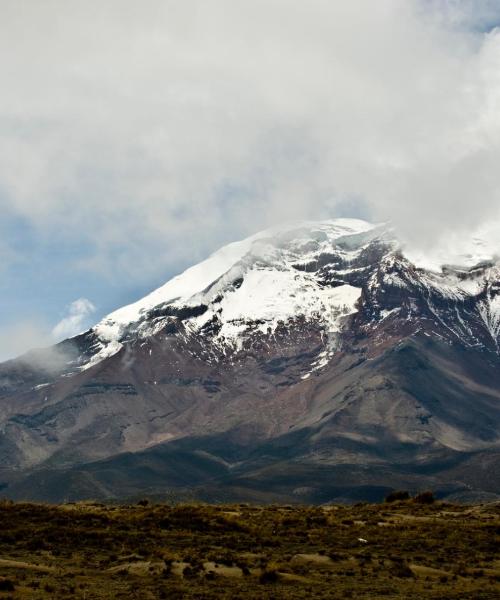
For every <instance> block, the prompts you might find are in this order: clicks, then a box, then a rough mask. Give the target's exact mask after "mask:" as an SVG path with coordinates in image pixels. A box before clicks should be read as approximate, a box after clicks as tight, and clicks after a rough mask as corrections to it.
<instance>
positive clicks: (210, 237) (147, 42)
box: [0, 0, 500, 360]
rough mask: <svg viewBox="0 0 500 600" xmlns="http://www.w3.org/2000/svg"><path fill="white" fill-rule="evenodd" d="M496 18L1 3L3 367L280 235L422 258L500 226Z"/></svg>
mask: <svg viewBox="0 0 500 600" xmlns="http://www.w3.org/2000/svg"><path fill="white" fill-rule="evenodd" d="M497 25H500V0H474V1H472V0H377V1H376V2H374V1H373V0H210V1H207V0H182V1H179V0H176V1H174V0H142V1H141V2H136V1H135V0H102V1H100V2H88V1H84V0H44V2H39V0H1V1H0V86H1V90H2V93H1V94H0V360H3V359H7V358H9V357H12V356H15V355H17V354H19V353H21V352H24V351H26V350H27V349H28V348H31V347H35V346H43V345H47V344H50V343H53V342H54V341H57V340H59V339H62V338H64V337H67V336H70V335H73V334H76V333H78V332H79V331H81V330H83V329H84V328H86V327H88V326H89V325H91V324H93V323H94V322H96V321H98V320H99V319H100V318H101V317H102V316H104V315H105V314H107V313H108V312H110V311H111V310H113V309H115V308H117V307H119V306H122V305H124V304H126V303H128V302H131V301H134V300H136V299H138V298H140V297H141V296H143V295H144V294H145V293H147V292H148V291H150V290H151V289H153V288H155V287H157V286H159V285H161V284H162V283H164V282H165V281H166V280H168V279H169V278H170V277H171V276H173V275H174V274H176V273H178V272H180V271H182V270H183V269H184V268H186V267H187V266H189V265H191V264H193V263H195V262H198V261H199V260H201V259H203V258H204V257H206V256H207V255H208V254H209V253H210V252H212V251H214V250H216V249H217V248H218V247H220V246H221V245H223V244H225V243H227V242H229V241H233V240H237V239H240V238H242V237H244V236H247V235H250V234H252V233H254V232H255V231H258V230H260V229H263V228H265V227H268V226H271V225H274V224H276V223H279V222H282V221H286V220H292V219H301V218H307V219H323V218H333V217H336V216H355V217H362V218H367V219H370V220H377V221H382V220H390V221H392V222H393V223H394V224H395V226H396V227H397V229H398V231H400V234H401V236H402V239H404V240H405V243H407V244H408V245H411V246H414V247H416V248H418V247H425V248H426V249H428V248H432V247H434V246H437V245H439V244H440V243H441V242H442V240H443V239H452V240H454V243H458V244H460V240H461V239H462V238H463V236H467V235H471V232H473V231H474V230H475V229H477V228H479V227H481V226H482V225H484V224H485V223H491V222H495V221H496V220H499V221H500V214H499V213H500V198H499V183H500V169H499V168H498V165H499V164H500V110H499V106H500V29H497ZM499 251H500V248H499Z"/></svg>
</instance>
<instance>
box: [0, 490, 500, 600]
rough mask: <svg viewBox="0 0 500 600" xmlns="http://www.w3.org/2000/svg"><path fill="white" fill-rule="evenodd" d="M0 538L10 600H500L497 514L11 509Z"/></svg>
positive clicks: (406, 504)
mask: <svg viewBox="0 0 500 600" xmlns="http://www.w3.org/2000/svg"><path fill="white" fill-rule="evenodd" d="M427 499H428V498H427ZM423 500H426V498H424V499H423ZM0 524H1V528H0V599H2V600H3V599H5V598H11V599H18V598H33V599H37V598H39V599H42V598H43V599H48V598H57V599H64V598H82V599H83V598H84V599H85V600H91V599H94V598H95V599H98V598H127V599H129V598H136V599H141V600H147V599H149V598H150V599H156V598H160V599H161V598H165V599H169V600H170V599H176V598H179V599H180V598H187V599H191V598H197V599H200V600H201V599H203V600H205V599H207V600H208V599H211V598H227V599H231V600H232V599H237V598H252V599H253V600H259V599H271V598H274V599H279V598H291V599H293V598H356V599H366V600H368V599H369V600H373V599H376V598H387V599H392V598H400V599H403V598H404V599H420V598H422V599H423V598H425V599H429V598H436V599H438V598H439V599H440V600H442V599H453V598H456V599H459V598H460V599H461V600H463V599H467V598H470V599H471V600H472V599H474V600H480V599H486V598H488V599H489V598H492V599H493V598H500V505H499V504H485V505H481V506H458V505H452V504H445V503H440V502H434V503H430V504H427V503H420V502H417V501H415V500H412V499H409V500H396V501H394V502H390V503H384V504H359V505H356V506H325V507H308V506H265V507H261V506H252V505H241V504H238V505H203V504H197V505H177V506H167V505H165V504H149V503H147V502H146V501H144V502H140V503H139V504H136V505H127V506H124V505H120V506H118V505H117V506H114V505H113V506H110V505H102V504H95V503H77V504H66V505H42V504H27V503H12V502H10V501H4V502H0Z"/></svg>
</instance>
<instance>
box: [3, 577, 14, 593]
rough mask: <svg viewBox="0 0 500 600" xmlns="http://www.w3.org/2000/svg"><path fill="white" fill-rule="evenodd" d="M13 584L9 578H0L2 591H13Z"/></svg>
mask: <svg viewBox="0 0 500 600" xmlns="http://www.w3.org/2000/svg"><path fill="white" fill-rule="evenodd" d="M15 587H16V586H15V585H14V583H13V581H12V580H11V579H0V591H2V592H13V591H14V589H15Z"/></svg>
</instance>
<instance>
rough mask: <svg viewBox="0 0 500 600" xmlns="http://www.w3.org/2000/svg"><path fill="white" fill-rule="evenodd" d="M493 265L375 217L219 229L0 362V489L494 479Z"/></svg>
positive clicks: (245, 492) (497, 272) (475, 484)
mask: <svg viewBox="0 0 500 600" xmlns="http://www.w3.org/2000/svg"><path fill="white" fill-rule="evenodd" d="M499 342H500V267H499V264H498V263H497V261H496V260H495V259H494V258H493V257H492V256H491V257H487V258H485V256H484V255H482V254H481V255H480V256H479V255H478V256H477V257H476V256H474V255H472V254H469V255H468V256H466V257H464V260H463V261H462V264H454V265H440V268H432V270H431V269H426V268H423V267H422V266H420V265H419V264H416V263H415V262H412V261H411V260H410V258H409V256H408V255H406V253H405V252H404V250H403V249H402V247H401V244H400V243H399V241H398V239H397V237H396V235H395V233H394V231H393V230H392V229H391V227H390V226H388V225H385V224H379V225H372V224H369V223H367V222H365V221H360V220H356V219H336V220H329V221H322V222H305V223H296V224H290V225H287V226H283V227H278V228H274V229H271V230H267V231H264V232H261V233H259V234H256V235H254V236H252V237H250V238H248V239H246V240H243V241H241V242H236V243H233V244H229V245H228V246H225V247H224V248H222V249H221V250H219V251H217V252H215V253H214V254H213V255H212V256H210V257H209V258H208V259H207V260H205V261H203V262H202V263H200V264H198V265H196V266H194V267H192V268H190V269H188V270H187V271H185V272H184V273H182V274H181V275H179V276H177V277H175V278H174V279H172V280H171V281H169V282H167V283H166V284H165V285H164V286H162V287H160V288H159V289H157V290H155V291H154V292H152V293H151V294H149V295H148V296H146V297H145V298H143V299H142V300H139V301H138V302H136V303H134V304H131V305H129V306H126V307H124V308H121V309H119V310H117V311H115V312H113V313H111V314H110V315H108V316H107V317H105V318H104V319H103V320H102V321H101V322H100V323H98V324H97V325H96V326H95V327H93V328H91V329H90V330H89V331H87V332H85V333H82V334H81V335H79V336H76V337H75V338H72V339H70V340H66V341H64V342H62V343H61V344H58V345H57V346H55V347H54V348H51V349H47V350H44V351H36V352H32V353H28V354H27V355H25V356H23V357H20V358H19V359H16V360H14V361H9V362H7V363H3V364H2V365H0V485H3V488H4V489H3V494H4V495H8V496H11V497H14V498H20V497H24V498H36V499H47V500H61V499H77V498H85V497H94V498H95V497H97V498H117V497H126V496H134V495H136V494H144V493H149V494H158V495H160V496H164V495H173V497H184V496H185V495H188V496H194V497H198V498H203V499H210V500H214V499H215V500H218V499H221V500H227V499H243V500H246V499H256V500H261V501H274V500H284V501H290V500H293V499H296V500H300V501H309V502H329V501H333V500H337V501H338V500H339V499H344V500H356V499H370V500H373V499H378V498H380V497H382V496H383V495H384V494H385V493H386V491H388V490H389V489H391V488H394V487H407V488H411V489H412V490H418V489H422V488H424V487H426V488H428V487H430V488H432V489H434V490H436V491H437V492H438V493H439V494H441V495H442V496H448V497H450V496H453V497H455V498H458V497H460V498H466V497H474V498H477V497H495V495H496V494H500V478H499V477H498V470H499V469H500V350H499Z"/></svg>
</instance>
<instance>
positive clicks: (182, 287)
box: [83, 219, 500, 368]
mask: <svg viewBox="0 0 500 600" xmlns="http://www.w3.org/2000/svg"><path fill="white" fill-rule="evenodd" d="M455 247H457V246H456V245H455ZM461 250H462V252H461V253H458V254H456V259H457V261H458V264H463V265H464V269H465V271H464V272H463V273H461V272H460V270H453V269H451V270H450V269H444V270H443V268H442V266H443V265H444V264H453V262H455V264H457V262H456V261H453V260H449V259H450V258H452V254H451V252H450V248H449V247H446V246H445V245H443V246H442V248H441V253H439V252H438V253H436V254H435V256H434V259H433V260H434V262H432V260H430V259H429V257H428V256H427V257H426V256H425V255H424V254H422V253H421V254H420V255H419V254H418V253H416V252H413V253H412V252H411V250H410V249H404V257H403V256H402V254H401V244H400V242H399V241H398V240H397V237H396V234H395V233H394V231H393V230H392V229H391V228H390V227H389V226H388V225H387V224H378V225H375V224H371V223H368V222H366V221H362V220H358V219H333V220H326V221H319V222H310V221H305V222H294V223H288V224H285V225H281V226H278V227H273V228H271V229H267V230H265V231H262V232H259V233H257V234H255V235H252V236H250V237H249V238H247V239H245V240H242V241H239V242H234V243H231V244H228V245H227V246H224V247H222V248H221V249H220V250H218V251H216V252H215V253H213V254H212V255H211V256H210V257H209V258H207V259H206V260H204V261H202V262H201V263H199V264H197V265H194V266H193V267H191V268H189V269H187V270H186V271H184V272H183V273H181V274H180V275H178V276H176V277H174V278H173V279H171V280H170V281H168V282H167V283H166V284H165V285H163V286H161V287H160V288H158V289H156V290H155V291H153V292H152V293H150V294H149V295H147V296H145V297H144V298H143V299H141V300H139V301H138V302H135V303H133V304H130V305H128V306H125V307H123V308H120V309H119V310H117V311H114V312H113V313H111V314H109V315H108V316H107V317H105V318H104V319H103V320H102V321H101V322H100V323H98V324H97V325H96V326H95V327H94V328H93V329H92V330H91V332H92V333H93V334H94V336H95V339H96V340H97V341H96V343H95V348H94V353H93V356H92V357H91V358H90V361H89V362H87V363H86V364H85V365H84V366H83V368H88V367H90V366H92V365H93V364H96V363H97V362H100V361H101V360H102V359H103V358H105V357H108V356H111V355H113V354H115V353H116V352H118V351H119V350H120V349H121V348H122V345H123V343H124V341H126V340H128V339H132V338H134V337H135V338H137V337H139V338H145V337H148V336H150V335H153V334H155V333H156V332H158V331H160V330H161V329H162V328H163V327H164V326H165V325H166V323H167V322H169V321H171V320H172V319H174V320H176V319H177V320H179V321H182V324H183V331H184V333H185V334H187V335H195V336H199V335H204V332H209V337H210V344H211V346H212V347H214V348H216V347H218V348H219V349H221V350H222V351H223V353H225V352H226V349H227V348H232V349H233V350H236V351H239V350H241V349H242V348H243V346H244V343H245V340H246V339H247V338H248V337H249V336H253V335H255V334H257V335H271V334H273V333H274V332H275V331H276V328H277V327H278V326H279V325H280V324H287V323H292V322H296V320H297V319H299V318H303V319H304V320H305V321H307V322H309V323H315V324H317V326H319V327H320V328H321V331H322V332H323V333H324V335H326V338H327V347H328V348H330V350H331V351H333V350H334V349H335V344H336V340H337V338H338V336H337V334H338V333H339V331H341V329H342V325H343V323H344V317H346V316H347V315H350V314H353V313H355V312H356V311H357V310H358V308H359V304H358V302H359V300H360V298H361V295H362V289H363V287H364V286H367V288H366V289H367V293H369V294H372V295H373V297H372V299H371V302H372V304H373V306H377V305H378V302H379V300H377V299H376V296H377V291H376V290H377V289H378V288H387V289H389V288H391V287H392V288H393V289H394V288H395V287H396V288H398V287H399V288H400V289H404V288H408V287H412V286H413V287H415V289H420V290H423V289H426V290H428V292H427V293H432V294H434V295H437V296H440V297H442V298H448V299H454V300H458V301H460V300H461V299H464V298H466V297H471V298H472V297H476V296H477V295H478V294H479V293H482V290H483V289H484V286H485V285H486V284H485V281H486V279H487V278H488V277H489V275H488V274H487V273H483V274H481V273H479V274H476V275H474V274H472V275H471V274H466V271H467V269H470V267H472V266H474V265H476V264H478V263H479V262H481V261H485V260H487V259H488V257H489V259H491V256H490V255H489V252H490V246H488V245H486V244H485V243H483V242H482V241H481V240H478V239H474V240H472V242H471V246H470V247H469V246H467V245H466V244H462V246H461ZM447 259H448V260H447ZM460 261H461V263H460ZM415 267H417V269H416V270H415ZM485 278H486V279H485ZM363 282H364V283H363ZM382 293H383V292H382ZM429 298H430V296H429ZM431 304H432V303H431V300H429V307H430V309H431V311H434V309H433V307H432V305H431ZM497 305H499V302H498V301H497V300H496V297H495V295H491V294H490V295H488V296H487V297H486V299H485V300H483V305H482V306H483V308H482V309H481V310H482V312H481V319H482V320H483V321H484V322H485V323H486V324H487V326H488V328H489V330H491V331H492V332H497V331H500V326H499V325H498V323H500V316H499V315H500V312H499V311H500V308H499V306H497ZM384 310H385V309H384ZM478 310H479V309H478ZM386 313H387V310H385V312H384V314H386ZM181 314H182V315H183V316H182V317H180V316H179V315H181ZM492 335H493V333H492Z"/></svg>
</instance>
